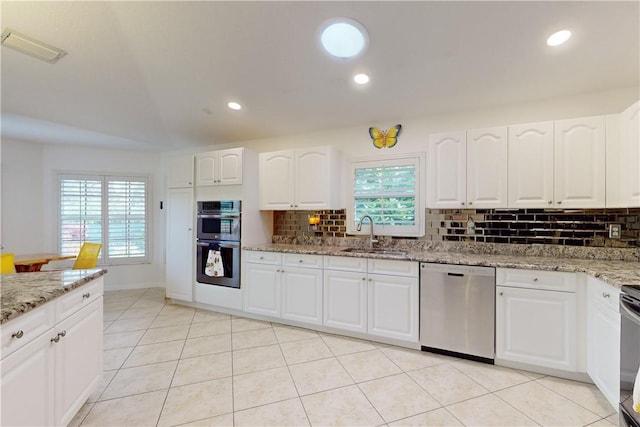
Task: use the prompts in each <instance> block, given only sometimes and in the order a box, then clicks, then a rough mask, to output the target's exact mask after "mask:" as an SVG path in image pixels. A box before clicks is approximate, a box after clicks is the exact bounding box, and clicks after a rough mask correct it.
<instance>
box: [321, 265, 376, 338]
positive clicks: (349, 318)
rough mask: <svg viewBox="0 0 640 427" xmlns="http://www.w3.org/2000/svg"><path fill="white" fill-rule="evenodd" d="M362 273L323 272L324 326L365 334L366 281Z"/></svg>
mask: <svg viewBox="0 0 640 427" xmlns="http://www.w3.org/2000/svg"><path fill="white" fill-rule="evenodd" d="M365 276H366V274H364V273H350V272H345V271H333V270H325V271H324V301H323V305H324V310H323V311H324V313H323V314H324V325H325V326H331V327H334V328H339V329H347V330H350V331H357V332H363V333H366V332H367V281H366V277H365Z"/></svg>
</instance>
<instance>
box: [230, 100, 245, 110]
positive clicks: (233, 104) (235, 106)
mask: <svg viewBox="0 0 640 427" xmlns="http://www.w3.org/2000/svg"><path fill="white" fill-rule="evenodd" d="M227 107H229V108H231V109H232V110H240V109H242V105H240V104H238V103H237V102H233V101H231V102H230V103H228V104H227Z"/></svg>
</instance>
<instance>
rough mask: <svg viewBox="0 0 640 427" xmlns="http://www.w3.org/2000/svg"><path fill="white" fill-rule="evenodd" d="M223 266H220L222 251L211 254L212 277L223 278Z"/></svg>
mask: <svg viewBox="0 0 640 427" xmlns="http://www.w3.org/2000/svg"><path fill="white" fill-rule="evenodd" d="M223 276H224V266H223V265H222V251H220V250H217V251H214V254H213V277H223Z"/></svg>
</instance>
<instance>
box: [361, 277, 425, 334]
mask: <svg viewBox="0 0 640 427" xmlns="http://www.w3.org/2000/svg"><path fill="white" fill-rule="evenodd" d="M368 283H369V289H368V290H367V292H368V313H369V315H368V320H369V321H368V328H367V329H368V332H369V334H371V335H377V336H381V337H387V338H395V339H398V340H403V341H411V342H414V343H417V342H418V326H419V317H418V316H419V315H418V313H419V308H418V305H419V298H418V279H417V278H412V277H397V276H384V275H378V274H375V275H374V274H370V275H369V280H368Z"/></svg>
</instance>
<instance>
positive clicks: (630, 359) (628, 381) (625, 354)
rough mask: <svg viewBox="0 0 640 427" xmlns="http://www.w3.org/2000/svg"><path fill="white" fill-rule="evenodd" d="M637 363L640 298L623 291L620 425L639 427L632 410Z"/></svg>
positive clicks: (638, 415)
mask: <svg viewBox="0 0 640 427" xmlns="http://www.w3.org/2000/svg"><path fill="white" fill-rule="evenodd" d="M623 289H624V288H623ZM639 365H640V299H637V298H635V297H634V296H631V295H627V294H625V293H624V292H623V293H621V294H620V413H619V416H620V425H621V426H630V427H640V413H637V412H636V411H634V410H633V386H634V382H635V378H636V374H637V372H638V366H639ZM636 386H637V387H638V386H640V384H637V385H636Z"/></svg>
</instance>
